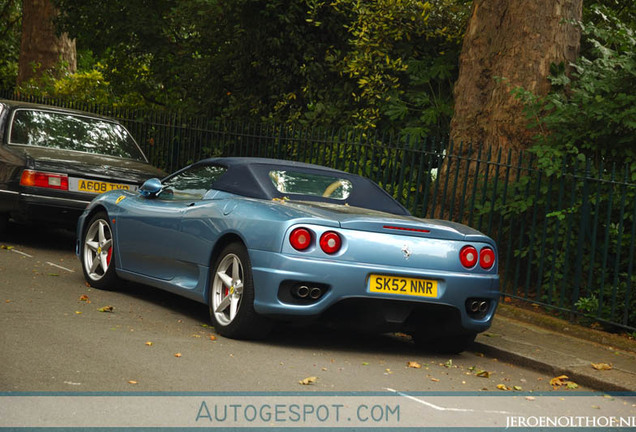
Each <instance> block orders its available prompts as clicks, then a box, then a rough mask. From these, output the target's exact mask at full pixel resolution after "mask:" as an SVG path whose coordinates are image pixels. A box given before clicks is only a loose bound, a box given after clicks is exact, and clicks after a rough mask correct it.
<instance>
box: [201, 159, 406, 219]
mask: <svg viewBox="0 0 636 432" xmlns="http://www.w3.org/2000/svg"><path fill="white" fill-rule="evenodd" d="M199 164H204V165H217V166H222V167H225V168H226V169H227V171H226V172H225V173H224V174H223V175H221V176H220V177H219V178H218V179H217V180H216V181H215V182H214V184H212V188H213V189H216V190H221V191H225V192H229V193H233V194H237V195H241V196H245V197H249V198H258V199H266V200H272V199H275V198H278V199H283V198H290V199H293V200H299V201H320V202H328V203H334V204H345V203H346V204H348V205H350V206H355V207H362V208H367V209H371V210H377V211H382V212H386V213H391V214H395V215H409V212H408V210H406V209H405V208H404V207H403V206H402V205H401V204H400V203H398V202H397V201H396V200H394V199H393V198H392V197H391V196H390V195H389V194H388V193H387V192H386V191H384V190H383V189H382V188H380V187H379V186H378V185H377V184H375V183H374V182H372V181H371V180H369V179H367V178H365V177H361V176H358V175H355V174H349V173H347V172H344V171H339V170H335V169H331V168H326V167H323V166H319V165H312V164H307V163H302V162H293V161H286V160H279V159H266V158H249V157H231V158H211V159H204V160H202V161H199V162H197V163H196V164H195V165H199ZM291 169H293V170H294V171H297V172H304V173H314V174H322V175H332V176H337V177H338V178H339V179H343V180H349V181H350V182H351V184H352V186H353V187H352V190H351V194H350V195H349V196H348V197H347V199H346V200H344V201H343V200H336V199H331V198H325V197H320V196H315V195H301V194H294V195H293V196H291V197H290V196H289V195H288V194H283V193H281V192H279V191H278V190H277V189H276V187H275V186H274V184H273V183H272V181H271V179H270V176H269V173H270V172H271V171H272V170H283V171H284V170H291Z"/></svg>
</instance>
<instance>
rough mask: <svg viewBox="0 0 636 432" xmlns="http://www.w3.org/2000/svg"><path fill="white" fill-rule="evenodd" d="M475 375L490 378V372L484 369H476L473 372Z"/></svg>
mask: <svg viewBox="0 0 636 432" xmlns="http://www.w3.org/2000/svg"><path fill="white" fill-rule="evenodd" d="M475 376H478V377H480V378H490V372H488V371H485V370H478V371H477V372H475Z"/></svg>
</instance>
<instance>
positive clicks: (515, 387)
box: [512, 386, 523, 391]
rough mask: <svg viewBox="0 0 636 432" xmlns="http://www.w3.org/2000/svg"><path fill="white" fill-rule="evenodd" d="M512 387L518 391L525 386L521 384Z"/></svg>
mask: <svg viewBox="0 0 636 432" xmlns="http://www.w3.org/2000/svg"><path fill="white" fill-rule="evenodd" d="M512 389H513V390H516V391H521V390H523V388H522V387H521V386H512Z"/></svg>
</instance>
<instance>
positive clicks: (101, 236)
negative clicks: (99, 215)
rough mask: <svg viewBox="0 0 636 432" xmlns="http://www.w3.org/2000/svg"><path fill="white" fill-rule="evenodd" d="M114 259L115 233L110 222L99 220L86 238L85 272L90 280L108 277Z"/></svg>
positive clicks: (87, 232)
mask: <svg viewBox="0 0 636 432" xmlns="http://www.w3.org/2000/svg"><path fill="white" fill-rule="evenodd" d="M112 257H113V233H112V232H111V230H110V225H108V221H106V220H104V219H97V220H95V221H94V222H93V224H92V225H91V226H90V227H89V228H88V231H86V236H85V238H84V270H85V271H86V274H87V275H88V277H89V278H91V279H92V280H94V281H98V280H100V279H101V278H103V277H104V275H106V272H107V271H108V268H109V267H110V264H111V260H112Z"/></svg>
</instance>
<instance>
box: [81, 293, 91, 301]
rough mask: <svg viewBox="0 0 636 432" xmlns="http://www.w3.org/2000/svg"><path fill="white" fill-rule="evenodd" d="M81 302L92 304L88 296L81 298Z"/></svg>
mask: <svg viewBox="0 0 636 432" xmlns="http://www.w3.org/2000/svg"><path fill="white" fill-rule="evenodd" d="M79 301H83V302H87V303H90V301H89V300H88V296H87V295H86V294H84V295H82V296H81V297H80V298H79Z"/></svg>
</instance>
